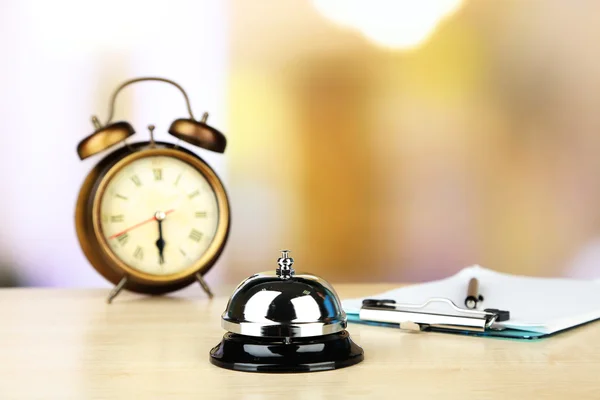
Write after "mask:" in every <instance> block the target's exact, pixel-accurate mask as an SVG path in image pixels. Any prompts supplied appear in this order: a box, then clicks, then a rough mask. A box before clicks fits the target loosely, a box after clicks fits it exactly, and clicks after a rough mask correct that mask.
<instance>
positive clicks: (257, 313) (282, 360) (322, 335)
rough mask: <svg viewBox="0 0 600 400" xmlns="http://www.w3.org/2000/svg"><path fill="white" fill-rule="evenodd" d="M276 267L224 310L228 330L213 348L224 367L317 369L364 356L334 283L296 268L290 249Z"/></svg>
mask: <svg viewBox="0 0 600 400" xmlns="http://www.w3.org/2000/svg"><path fill="white" fill-rule="evenodd" d="M277 263H278V265H279V267H278V268H277V269H276V270H275V271H268V272H261V273H258V274H255V275H252V276H251V277H249V278H247V279H246V280H244V281H243V282H242V283H240V285H239V286H238V287H237V288H236V289H235V291H234V293H233V295H232V296H231V298H230V299H229V302H228V303H227V306H226V309H225V312H224V313H223V315H222V316H221V326H222V327H223V328H224V329H225V330H227V331H228V332H227V333H226V334H225V335H224V336H223V339H222V341H221V342H220V343H219V344H218V345H217V346H215V347H214V348H213V349H212V350H211V351H210V356H209V357H210V362H211V363H212V364H214V365H216V366H218V367H222V368H227V369H233V370H239V371H246V372H312V371H326V370H332V369H337V368H343V367H348V366H350V365H354V364H357V363H359V362H361V361H362V360H363V358H364V354H363V349H362V348H361V347H360V346H358V345H357V344H356V343H354V342H353V341H352V339H351V338H350V335H349V333H348V331H346V324H347V322H346V321H347V320H346V314H345V312H344V310H343V309H342V307H341V305H340V301H339V299H338V296H337V294H336V292H335V290H334V289H333V287H331V285H330V284H329V283H327V282H326V281H324V280H323V279H321V278H319V277H317V276H314V275H311V274H307V273H296V272H295V271H294V269H293V268H292V266H293V263H294V260H293V259H292V258H291V257H289V252H288V251H287V250H285V251H283V252H282V256H281V257H280V258H279V259H278V260H277Z"/></svg>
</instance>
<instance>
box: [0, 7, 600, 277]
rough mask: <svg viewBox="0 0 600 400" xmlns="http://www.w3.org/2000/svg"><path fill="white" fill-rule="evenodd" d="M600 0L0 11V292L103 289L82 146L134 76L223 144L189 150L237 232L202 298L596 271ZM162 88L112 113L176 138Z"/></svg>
mask: <svg viewBox="0 0 600 400" xmlns="http://www.w3.org/2000/svg"><path fill="white" fill-rule="evenodd" d="M599 13H600V2H597V1H595V0H576V1H564V0H545V1H535V0H531V1H522V0H521V1H517V0H503V1H494V0H462V1H461V0H404V1H402V0H346V1H341V0H280V1H274V0H252V1H249V0H227V1H225V0H205V1H200V0H193V1H192V0H171V1H169V2H166V1H148V0H146V1H141V0H140V1H133V0H119V1H117V0H103V1H99V0H87V1H75V0H54V1H51V2H49V1H45V0H0V54H1V61H2V62H0V72H1V74H0V106H1V107H0V109H1V110H2V118H1V119H0V132H1V135H2V142H3V143H4V146H5V147H4V151H3V154H2V157H0V184H1V188H2V190H1V192H0V193H1V195H0V221H1V228H0V286H52V287H73V286H81V287H89V286H97V287H105V286H106V287H108V286H109V284H108V283H106V282H105V281H104V280H103V279H102V278H101V277H100V275H99V274H97V273H96V272H95V270H94V269H93V268H92V267H91V265H90V264H89V263H88V262H87V260H86V259H85V257H84V255H83V253H82V252H81V250H80V247H79V244H78V241H77V238H76V234H75V225H74V207H75V201H76V198H77V194H78V191H79V189H80V185H81V183H82V182H83V179H84V177H85V176H86V175H87V173H88V172H89V170H90V169H91V168H92V167H93V166H94V165H95V163H97V162H98V161H99V160H100V159H101V158H102V157H103V156H105V155H106V153H103V154H101V155H98V156H95V157H92V158H90V159H87V160H85V161H80V160H79V159H78V157H77V155H76V152H75V147H76V145H77V143H78V142H79V140H81V139H82V138H83V137H85V136H87V135H88V134H90V133H91V132H92V130H93V127H92V124H91V123H90V117H91V115H98V117H99V118H100V120H101V121H103V120H105V118H106V117H107V110H108V105H109V104H108V101H109V96H110V94H111V93H112V91H113V90H114V89H115V87H116V86H117V85H118V84H120V83H121V82H122V81H124V80H126V79H129V78H133V77H138V76H147V75H157V76H162V77H166V78H170V79H173V80H175V81H176V82H178V83H180V84H181V85H182V86H183V87H184V88H185V89H186V90H187V92H188V94H189V95H190V100H191V103H192V108H193V109H194V113H195V114H196V115H200V114H201V113H202V112H203V111H208V112H209V113H210V118H209V122H210V123H211V124H212V125H214V126H215V127H217V128H219V129H221V130H222V131H224V132H225V134H226V136H227V138H228V140H229V144H228V149H227V151H226V152H225V154H223V155H218V154H213V153H209V152H203V151H202V150H198V151H197V153H198V154H199V155H200V156H201V157H203V158H205V159H206V160H207V161H208V162H209V164H210V165H212V166H213V167H214V168H215V170H216V171H217V173H218V174H219V175H220V176H221V178H222V180H223V181H224V183H225V185H226V187H227V189H228V192H229V195H230V198H231V203H232V214H233V222H232V230H231V235H230V239H229V242H228V245H227V247H226V250H225V253H224V255H223V257H222V258H221V259H220V261H219V263H218V264H217V265H216V266H215V267H214V268H213V269H212V270H211V271H210V272H209V273H208V274H207V276H206V279H207V281H208V282H209V283H212V284H219V283H237V282H239V281H241V280H242V279H244V278H245V277H247V276H248V275H250V274H252V273H254V272H257V271H262V270H267V269H273V268H274V266H275V260H276V259H277V257H278V255H279V250H280V249H281V248H290V249H291V250H292V256H294V258H295V260H296V266H297V267H298V269H303V270H309V271H311V272H314V273H317V274H319V275H321V276H323V277H324V278H326V279H328V280H331V281H333V282H377V281H388V282H420V281H426V280H431V279H438V278H443V277H446V276H448V275H451V274H453V273H455V272H457V271H458V270H460V269H462V268H464V267H466V266H469V265H472V264H480V265H482V266H484V267H487V268H491V269H494V270H497V271H501V272H508V273H515V274H523V275H534V276H569V277H576V278H582V279H588V278H598V277H600V176H599V175H600V157H599V156H598V154H599V151H600V53H599V52H598V51H596V50H595V47H594V45H595V43H596V42H597V41H598V40H600V24H598V23H597V16H598V15H599ZM185 111H186V110H185V106H184V104H183V102H182V99H181V97H180V94H179V93H178V92H177V91H176V90H173V88H171V87H169V86H167V85H162V84H159V83H156V84H155V83H145V84H138V85H134V86H131V87H129V88H128V89H126V90H125V91H124V92H122V94H121V95H120V97H119V100H118V103H117V112H116V118H117V119H120V118H123V119H128V120H130V121H131V122H132V124H133V125H134V126H135V127H136V128H137V131H138V134H137V140H147V137H146V136H145V135H146V129H145V127H146V126H147V125H148V124H150V123H152V124H155V125H156V126H157V130H156V131H157V132H158V134H157V135H158V139H160V140H170V139H169V136H168V135H167V134H166V130H167V128H168V126H169V124H170V122H171V121H172V120H174V119H175V118H179V117H183V116H185Z"/></svg>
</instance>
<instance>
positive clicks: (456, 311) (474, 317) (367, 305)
mask: <svg viewBox="0 0 600 400" xmlns="http://www.w3.org/2000/svg"><path fill="white" fill-rule="evenodd" d="M435 303H437V304H439V303H444V304H446V305H449V306H450V308H451V309H452V311H453V313H452V314H446V313H440V312H439V310H436V311H432V310H428V309H429V308H431V305H433V304H435ZM359 317H360V319H362V320H365V321H373V322H385V323H392V324H398V325H399V326H400V329H403V330H410V331H422V330H426V329H429V328H438V329H451V330H461V331H473V332H484V331H485V330H486V329H490V328H492V324H493V323H494V322H496V320H497V318H498V314H497V313H493V312H486V311H479V310H468V309H464V308H459V307H457V306H456V304H454V303H453V302H452V301H451V300H450V299H446V298H442V297H435V298H431V299H429V300H427V301H426V302H425V303H423V304H419V305H412V304H397V303H396V302H395V301H394V300H373V299H366V300H365V301H363V306H362V307H361V309H360V314H359Z"/></svg>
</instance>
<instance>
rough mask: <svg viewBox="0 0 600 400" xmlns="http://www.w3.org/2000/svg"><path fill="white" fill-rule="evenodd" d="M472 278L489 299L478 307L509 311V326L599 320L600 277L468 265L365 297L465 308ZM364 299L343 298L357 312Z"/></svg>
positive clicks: (537, 327)
mask: <svg viewBox="0 0 600 400" xmlns="http://www.w3.org/2000/svg"><path fill="white" fill-rule="evenodd" d="M471 278H477V279H478V281H479V293H480V294H481V295H482V296H483V297H484V301H482V302H480V303H479V306H478V309H484V308H497V309H501V310H508V311H509V312H510V320H508V321H505V322H501V323H500V325H502V326H504V327H506V328H513V329H520V330H526V331H531V332H538V333H554V332H557V331H560V330H563V329H566V328H569V327H572V326H576V325H579V324H582V323H585V322H588V321H592V320H594V319H598V318H600V281H598V280H580V279H565V278H534V277H527V276H518V275H510V274H504V273H500V272H495V271H492V270H489V269H486V268H482V267H480V266H478V265H475V266H472V267H468V268H465V269H463V270H461V271H460V272H458V273H457V274H456V275H453V276H451V277H449V278H446V279H442V280H438V281H433V282H427V283H422V284H416V285H411V286H406V287H402V288H399V289H394V290H391V291H388V292H384V293H379V294H376V295H375V294H374V295H372V296H368V297H366V298H371V299H393V300H395V301H396V302H398V303H404V304H423V303H425V302H426V301H427V300H428V299H430V298H432V297H445V298H448V299H450V300H452V301H453V302H454V303H455V304H456V305H457V306H458V307H460V308H464V301H465V297H466V293H467V287H468V284H469V280H470V279H471ZM362 300H363V299H362V298H361V299H347V300H343V301H342V307H343V308H344V311H346V313H348V314H358V313H359V311H360V307H361V305H362ZM434 310H435V309H434ZM445 310H446V309H444V310H439V311H445Z"/></svg>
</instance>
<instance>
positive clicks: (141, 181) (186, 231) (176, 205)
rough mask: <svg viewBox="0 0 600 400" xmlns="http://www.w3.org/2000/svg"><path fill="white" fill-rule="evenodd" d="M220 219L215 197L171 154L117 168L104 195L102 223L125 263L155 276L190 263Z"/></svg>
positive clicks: (201, 178) (209, 239)
mask: <svg viewBox="0 0 600 400" xmlns="http://www.w3.org/2000/svg"><path fill="white" fill-rule="evenodd" d="M218 224H219V209H218V205H217V197H216V195H215V192H214V190H213V188H212V187H211V185H210V184H209V182H208V180H207V179H206V178H205V177H204V175H202V174H201V173H200V172H199V171H198V170H197V169H195V168H194V167H192V166H191V165H189V164H187V163H185V162H183V161H181V160H179V159H177V158H175V157H170V156H150V157H144V158H140V159H137V160H135V161H133V162H132V163H130V164H128V165H126V166H125V167H123V168H122V169H121V170H119V171H118V172H117V173H116V174H115V175H114V176H113V178H112V179H111V180H110V182H109V183H108V184H107V186H106V189H105V191H104V194H103V196H102V198H101V199H100V225H101V232H102V235H104V237H105V239H106V242H107V243H108V246H109V247H110V249H111V250H112V252H113V253H114V255H115V256H116V257H117V258H119V259H120V260H121V261H122V262H123V263H125V264H126V265H128V266H130V267H131V268H134V269H137V270H139V271H141V272H144V273H147V274H152V275H170V274H174V273H178V272H181V271H183V270H185V269H187V268H189V267H191V266H192V264H194V263H195V262H196V261H198V260H199V259H200V257H202V255H203V254H204V253H205V252H206V250H207V249H208V247H209V245H210V244H211V242H212V240H213V238H214V235H215V232H216V231H217V227H218Z"/></svg>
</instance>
